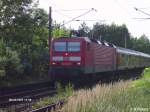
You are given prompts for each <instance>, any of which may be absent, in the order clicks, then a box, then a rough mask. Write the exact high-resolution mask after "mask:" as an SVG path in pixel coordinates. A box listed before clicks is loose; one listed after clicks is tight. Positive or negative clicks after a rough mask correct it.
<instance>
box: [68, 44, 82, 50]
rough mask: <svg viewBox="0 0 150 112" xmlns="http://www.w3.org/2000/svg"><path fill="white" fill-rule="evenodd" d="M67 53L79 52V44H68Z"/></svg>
mask: <svg viewBox="0 0 150 112" xmlns="http://www.w3.org/2000/svg"><path fill="white" fill-rule="evenodd" d="M68 51H69V52H79V51H80V42H68Z"/></svg>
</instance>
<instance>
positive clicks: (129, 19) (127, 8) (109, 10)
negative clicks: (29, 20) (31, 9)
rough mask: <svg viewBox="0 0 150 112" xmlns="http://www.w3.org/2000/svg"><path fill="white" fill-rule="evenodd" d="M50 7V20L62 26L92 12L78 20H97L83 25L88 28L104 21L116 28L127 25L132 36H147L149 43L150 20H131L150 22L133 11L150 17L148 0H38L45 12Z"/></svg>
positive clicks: (73, 26) (144, 16)
mask: <svg viewBox="0 0 150 112" xmlns="http://www.w3.org/2000/svg"><path fill="white" fill-rule="evenodd" d="M49 6H52V10H53V12H52V17H53V20H56V21H57V22H58V23H61V24H62V23H63V21H64V23H65V22H67V21H69V20H71V19H72V18H74V17H77V16H79V15H81V14H83V13H85V12H87V11H88V10H90V9H91V8H94V9H96V10H97V12H96V11H91V12H90V13H88V14H86V15H84V16H82V17H80V18H78V19H79V20H97V21H85V22H86V23H87V25H88V26H90V27H92V25H93V24H94V23H95V22H98V21H99V20H105V21H101V22H102V23H106V24H111V23H112V22H114V23H115V24H118V25H121V24H126V25H127V27H128V29H129V32H130V33H131V34H132V35H133V36H138V37H139V36H141V35H142V34H146V35H147V36H149V39H150V19H148V20H138V19H134V18H150V16H147V15H145V14H143V13H141V12H139V11H136V10H135V9H134V7H137V8H139V9H140V10H142V11H144V12H147V13H149V14H150V0H39V7H40V8H44V9H45V10H46V11H47V12H48V9H49ZM75 9H80V10H75ZM81 9H82V10H81ZM99 22H100V21H99ZM80 23H81V22H79V21H72V22H70V23H68V24H66V25H65V26H66V27H71V28H74V29H77V28H78V27H79V25H80Z"/></svg>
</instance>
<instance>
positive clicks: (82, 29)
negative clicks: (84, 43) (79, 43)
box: [78, 22, 90, 37]
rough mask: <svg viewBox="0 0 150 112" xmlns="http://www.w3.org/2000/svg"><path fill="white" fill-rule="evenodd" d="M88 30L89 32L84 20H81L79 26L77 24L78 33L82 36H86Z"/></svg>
mask: <svg viewBox="0 0 150 112" xmlns="http://www.w3.org/2000/svg"><path fill="white" fill-rule="evenodd" d="M89 32H90V28H89V27H88V26H87V25H86V23H85V22H83V23H82V24H81V26H79V28H78V33H79V35H80V36H83V37H85V36H88V35H89Z"/></svg>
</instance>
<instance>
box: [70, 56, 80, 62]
mask: <svg viewBox="0 0 150 112" xmlns="http://www.w3.org/2000/svg"><path fill="white" fill-rule="evenodd" d="M69 61H81V57H80V56H70V57H69Z"/></svg>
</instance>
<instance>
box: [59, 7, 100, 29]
mask: <svg viewBox="0 0 150 112" xmlns="http://www.w3.org/2000/svg"><path fill="white" fill-rule="evenodd" d="M91 11H97V10H96V9H94V8H91V9H90V10H88V11H87V12H84V13H83V14H81V15H79V16H77V17H74V18H72V19H71V20H69V21H67V22H65V23H64V24H62V25H61V26H64V25H66V24H68V23H70V22H72V21H74V20H76V19H77V18H79V17H81V16H84V15H86V14H88V13H89V12H91Z"/></svg>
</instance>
